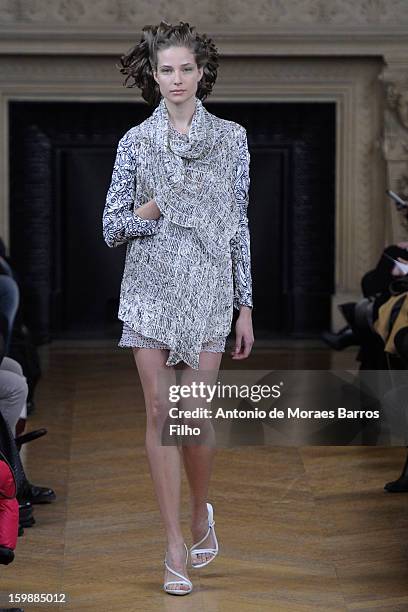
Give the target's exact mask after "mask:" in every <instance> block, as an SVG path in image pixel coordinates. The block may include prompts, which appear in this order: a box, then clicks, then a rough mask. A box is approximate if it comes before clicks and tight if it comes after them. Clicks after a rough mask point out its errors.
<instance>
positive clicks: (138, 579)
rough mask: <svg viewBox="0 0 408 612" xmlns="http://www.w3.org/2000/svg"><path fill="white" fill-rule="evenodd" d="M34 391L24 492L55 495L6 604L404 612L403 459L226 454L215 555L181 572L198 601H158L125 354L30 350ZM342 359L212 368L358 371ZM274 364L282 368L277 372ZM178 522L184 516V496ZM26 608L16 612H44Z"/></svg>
mask: <svg viewBox="0 0 408 612" xmlns="http://www.w3.org/2000/svg"><path fill="white" fill-rule="evenodd" d="M41 351H42V359H43V364H44V376H43V379H42V380H41V382H40V384H39V386H38V391H37V395H36V411H35V413H34V414H32V415H31V416H30V418H29V421H28V425H27V428H26V431H28V430H31V429H35V428H37V427H42V426H45V427H47V428H48V432H49V433H48V435H47V436H45V437H43V438H41V439H39V440H36V441H34V442H31V443H30V444H28V445H27V447H25V448H24V452H23V459H24V463H25V465H26V469H27V473H28V476H29V478H30V480H31V481H32V482H34V483H36V484H40V485H48V486H51V487H53V488H54V489H55V491H56V493H57V500H56V501H55V502H54V503H52V504H47V505H41V506H38V505H36V506H35V518H36V524H35V525H34V527H33V528H31V529H26V530H25V534H24V536H23V537H20V538H19V540H18V545H17V549H16V558H15V561H14V562H13V563H12V564H11V565H9V566H2V569H1V593H2V597H3V599H2V602H1V603H2V604H3V605H4V602H5V601H6V600H7V599H6V597H7V594H8V593H65V594H66V599H67V603H66V604H65V605H63V606H62V605H61V606H58V605H49V606H48V609H61V610H73V611H76V612H80V611H82V610H84V611H85V610H92V611H95V612H105V611H106V612H111V611H122V610H123V611H127V612H132V611H139V610H142V611H146V612H147V611H152V612H153V611H154V612H156V611H162V610H163V611H166V612H167V611H172V612H173V611H174V612H178V611H179V610H182V611H184V610H186V611H187V610H188V611H189V610H191V611H194V612H201V611H203V612H204V611H206V612H221V611H222V612H224V611H228V612H229V611H230V610H238V611H243V612H244V611H245V612H246V611H248V612H250V611H251V612H252V611H256V612H258V611H263V610H265V611H275V610H276V611H281V610H282V611H290V612H301V611H302V612H305V611H310V612H314V611H316V610H322V611H325V612H326V611H329V610H333V611H335V610H338V611H344V610H355V611H357V610H376V611H381V612H383V611H385V610H389V611H392V612H397V611H403V610H404V611H407V610H408V494H399V495H398V494H396V495H392V494H387V493H385V492H384V491H383V485H384V483H385V482H386V481H387V480H390V479H393V478H395V477H397V476H398V474H399V471H400V468H401V464H402V463H403V460H404V458H405V454H406V450H405V449H404V448H388V449H387V448H375V447H308V448H305V447H303V448H273V447H259V446H258V447H256V446H254V447H238V448H229V449H222V450H219V451H218V454H217V458H216V462H215V468H214V474H213V479H212V489H211V497H210V499H211V501H212V502H213V504H214V507H215V518H216V525H217V535H218V538H219V541H220V547H221V552H220V555H219V557H218V559H217V560H216V561H215V562H214V563H212V564H211V565H210V566H208V568H204V569H202V570H191V571H190V577H191V578H192V580H193V583H194V591H193V593H192V594H191V595H188V596H186V597H182V598H181V597H174V596H173V597H172V596H169V595H166V594H165V593H164V592H163V591H162V590H161V588H162V580H163V571H162V568H163V557H164V552H165V550H164V546H165V538H164V532H163V529H162V526H161V521H160V515H159V511H158V508H157V504H156V500H155V497H154V494H153V489H152V485H151V480H150V476H149V471H148V465H147V461H146V456H145V451H144V406H143V401H142V391H141V386H140V383H139V380H138V376H137V372H136V369H135V366H134V363H133V358H132V354H131V351H130V349H129V350H128V349H118V348H117V347H116V344H115V342H112V343H110V342H102V343H97V342H95V343H91V344H90V343H89V342H88V343H87V342H74V341H71V342H54V343H52V344H50V345H48V346H44V347H41ZM354 356H355V354H354V351H353V349H348V350H347V351H344V352H342V353H336V354H331V353H330V352H329V351H327V350H325V349H324V348H323V347H322V346H320V345H319V344H318V343H316V345H315V346H314V345H306V344H305V343H302V342H298V343H293V344H292V345H290V346H286V347H285V346H283V345H282V346H280V345H279V343H276V344H275V345H274V346H273V347H272V348H267V347H264V348H262V347H259V348H258V350H257V352H256V353H255V352H254V354H253V356H251V359H250V360H248V361H246V362H241V363H237V362H233V361H232V360H231V359H230V358H229V357H228V356H227V355H226V356H224V359H223V364H222V367H224V368H226V369H232V368H234V367H248V368H251V369H269V368H276V367H279V368H284V367H288V368H304V369H307V368H310V369H313V368H347V367H355V365H356V363H355V361H354ZM277 364H278V365H277ZM182 508H183V512H182V521H183V527H184V533H185V536H186V541H187V543H188V544H190V534H189V529H188V521H189V508H188V490H187V483H186V480H184V485H183V499H182ZM43 609H44V606H42V607H41V606H39V605H35V604H30V605H26V606H25V610H26V611H27V610H43Z"/></svg>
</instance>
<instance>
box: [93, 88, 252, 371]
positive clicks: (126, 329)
mask: <svg viewBox="0 0 408 612" xmlns="http://www.w3.org/2000/svg"><path fill="white" fill-rule="evenodd" d="M152 118H153V119H154V118H156V123H155V124H154V130H153V129H152V128H151V127H150V126H149V127H150V131H148V130H147V129H146V130H145V131H143V130H141V131H139V130H138V128H140V127H143V126H144V124H146V125H147V126H148V125H149V124H148V122H149V120H146V121H145V122H144V123H143V124H141V125H140V126H136V127H135V128H132V129H131V130H129V131H128V132H127V133H126V134H125V135H124V137H123V138H122V139H121V140H120V142H119V145H118V149H117V155H116V160H115V164H114V168H113V173H112V180H111V184H110V187H109V190H108V193H107V197H106V204H105V208H104V212H103V234H104V239H105V241H106V243H107V244H108V246H110V247H115V246H118V245H119V244H123V243H125V242H127V243H129V244H131V243H135V242H137V241H139V245H141V246H142V245H143V247H144V251H143V253H142V252H141V251H140V250H139V252H138V256H134V257H133V260H132V261H134V262H136V261H138V260H140V259H143V257H141V255H143V256H144V254H145V253H148V255H149V261H150V262H151V261H152V260H151V258H150V254H151V253H154V252H155V241H156V244H157V245H158V247H162V245H161V243H160V241H159V237H158V236H157V234H160V232H162V233H163V236H164V235H165V232H167V234H166V235H168V236H171V237H172V238H173V236H174V240H175V244H176V248H177V250H178V251H180V252H182V251H183V248H184V251H185V252H186V253H187V255H189V254H190V253H193V252H195V251H196V250H200V251H201V252H204V251H209V250H211V248H213V243H212V242H211V240H212V236H214V235H215V233H216V232H217V229H216V228H217V223H216V222H215V221H214V224H213V226H211V224H210V223H206V222H205V221H206V219H205V217H204V223H203V222H201V226H200V224H199V223H198V222H196V221H195V217H194V212H193V214H192V213H191V211H190V210H189V211H188V213H186V212H185V210H183V209H182V205H180V210H178V202H179V201H180V202H181V201H182V198H183V194H182V193H181V191H180V190H179V191H178V192H177V189H176V188H177V187H178V186H179V185H180V184H181V183H180V180H181V181H182V183H183V189H185V184H186V182H187V179H186V176H187V172H188V171H190V174H189V177H190V181H191V184H192V181H193V180H194V178H195V175H194V168H195V167H197V168H198V169H199V170H197V173H198V172H201V175H199V178H200V181H201V182H202V181H203V180H204V182H205V180H206V178H207V176H208V180H209V185H210V182H213V183H214V182H215V179H214V178H213V177H214V176H215V175H216V173H217V172H218V176H221V177H222V176H223V167H222V164H224V165H225V166H229V165H230V158H231V145H229V146H230V148H229V149H228V148H227V146H226V145H225V147H224V148H225V151H224V150H223V147H222V146H220V143H219V142H218V140H219V139H221V145H222V138H223V133H224V134H225V135H226V136H225V137H224V140H225V142H227V136H228V142H231V133H232V129H234V134H236V133H238V137H237V138H236V140H235V141H234V142H235V143H236V145H235V147H233V149H232V150H233V151H234V154H235V157H234V163H233V164H232V166H231V170H232V172H231V185H232V190H231V192H230V194H231V196H230V199H231V197H232V199H233V200H234V201H233V203H232V204H231V206H230V208H231V211H233V212H232V213H231V215H233V214H236V221H237V225H236V231H234V232H233V235H232V237H231V239H230V240H229V249H228V251H229V252H228V256H229V258H230V262H231V271H232V277H233V293H232V294H231V297H232V300H231V302H232V304H231V307H232V306H233V307H235V308H236V309H239V307H240V305H246V306H250V307H252V305H253V303H252V281H251V259H250V236H249V229H248V218H247V207H248V189H249V159H250V158H249V152H248V146H247V140H246V132H245V130H244V128H242V126H239V125H238V124H236V123H234V122H229V121H226V120H222V119H220V118H218V117H215V116H214V115H212V114H210V113H208V111H207V110H206V109H204V107H203V105H202V103H201V101H200V100H199V99H198V98H196V111H195V113H194V115H193V119H192V124H191V128H190V132H189V134H188V135H187V134H181V133H180V132H178V131H177V130H176V129H175V128H174V127H173V125H172V124H171V122H170V121H169V119H168V113H167V109H166V106H165V103H164V99H162V100H161V103H160V105H159V107H158V109H156V111H155V113H153V115H152ZM220 126H222V128H223V130H220ZM160 128H161V130H160ZM160 131H161V132H163V135H162V140H160V138H159V137H158V136H157V134H158V133H160ZM146 133H147V134H148V139H147V141H146V140H144V137H145V134H146ZM152 133H153V136H152ZM211 136H212V138H213V145H212V148H211V149H210V148H209V151H208V152H206V155H204V154H203V152H202V151H201V150H199V152H198V153H196V152H195V151H194V152H193V153H191V157H190V158H189V157H188V155H189V153H190V150H191V147H192V146H194V144H195V143H196V146H197V147H202V146H203V144H202V142H200V139H203V138H205V139H206V140H209V139H210V137H211ZM156 141H157V142H159V143H160V142H163V143H164V144H163V148H164V149H165V150H166V151H167V150H168V149H169V148H171V153H172V156H171V157H169V158H167V157H165V156H163V157H156V158H152V159H154V163H153V164H149V159H150V158H149V150H151V149H154V147H155V146H156ZM146 142H147V144H148V145H150V146H147V147H146V146H143V143H146ZM158 150H159V149H158ZM160 150H161V149H160ZM173 152H176V155H173ZM211 152H213V157H211ZM148 158H149V159H148ZM168 159H170V162H171V163H173V160H175V163H174V166H171V163H170V162H168ZM208 160H210V164H209V163H208ZM226 160H228V161H226ZM150 161H151V160H150ZM199 162H202V163H201V166H200V165H199ZM178 163H179V164H180V168H181V179H180V178H179V177H178V178H177V180H178V181H179V182H178V183H177V182H176V180H175V179H174V177H175V176H178V175H177V172H178V171H179V170H178V167H177V164H178ZM205 163H206V164H207V165H205ZM217 163H218V164H220V167H219V168H218V169H216V171H215V174H214V168H216V166H217ZM166 164H167V165H166ZM141 167H142V168H143V174H139V176H140V177H143V178H142V180H141V181H139V182H143V181H144V177H145V176H146V175H147V174H148V173H149V169H150V168H152V167H154V168H155V169H156V170H157V168H158V167H160V168H162V167H163V168H165V170H166V172H168V174H167V175H165V176H164V177H163V180H164V185H165V187H164V188H162V191H161V192H160V191H159V192H157V193H155V190H154V188H152V191H151V192H149V190H148V189H147V188H146V187H144V189H142V190H141V192H139V193H138V190H137V187H138V184H137V182H138V178H137V177H138V171H139V172H140V169H141ZM168 167H169V168H170V170H169V169H168ZM202 168H204V170H202ZM156 170H152V171H151V173H152V174H155V171H156ZM183 173H185V174H183ZM155 176H156V177H157V176H159V175H158V174H155ZM173 179H174V181H173V182H174V185H175V187H173V185H170V188H171V189H172V191H169V187H168V184H169V183H171V181H172V180H173ZM157 180H158V179H157ZM225 182H226V184H227V183H228V172H227V168H225ZM187 184H188V183H187ZM209 189H210V187H209ZM177 193H179V198H180V199H177ZM218 193H219V194H220V198H224V199H225V197H226V196H225V195H224V192H222V191H221V190H219V191H215V195H216V196H217V195H218ZM225 193H226V194H227V197H228V193H229V192H228V191H225ZM174 194H176V197H175V199H174V205H173V208H171V204H169V202H171V198H172V196H173V195H174ZM152 197H154V199H155V201H156V203H157V204H158V206H159V209H160V210H161V212H162V216H161V217H160V219H158V220H145V219H142V218H141V217H139V216H137V214H135V212H136V213H137V207H138V206H140V205H141V204H143V203H144V202H147V201H148V200H149V199H151V198H152ZM200 198H201V199H200ZM200 198H197V199H196V202H197V203H198V204H196V208H195V209H194V208H193V211H194V210H196V209H197V207H199V206H200V202H201V201H203V202H204V200H205V197H204V195H203V191H202V190H201V192H200ZM213 200H214V196H213ZM191 201H193V197H192V198H191ZM223 201H224V200H223ZM215 206H216V203H215ZM214 211H216V213H218V210H217V208H213V212H212V213H211V218H213V217H214ZM219 211H220V215H222V216H223V217H225V221H226V226H228V221H229V219H228V216H227V215H226V214H223V213H222V206H221V205H220V207H219ZM183 215H184V216H183ZM209 218H210V216H208V217H207V220H208V219H209ZM231 219H233V216H231ZM218 223H220V225H222V219H219V220H218ZM210 226H211V227H210ZM194 227H195V228H196V230H195V231H194ZM200 228H201V229H200ZM208 228H210V229H208ZM207 230H208V236H209V238H208V239H207V243H205V240H204V233H205V232H206V231H207ZM210 230H211V231H212V234H211V233H210ZM227 231H228V227H226V229H225V232H227ZM220 233H221V228H220ZM200 237H201V240H200ZM149 241H150V242H151V243H152V244H151V245H150V244H149V245H148V243H149ZM183 241H185V244H184V246H183ZM129 244H128V248H129ZM214 244H215V240H214ZM224 250H225V249H224ZM159 252H161V253H166V256H168V255H169V253H170V255H169V259H170V260H171V259H173V258H172V257H171V249H169V250H168V251H166V252H165V251H164V250H163V248H162V250H161V251H160V248H158V250H157V253H159ZM220 252H221V251H220ZM175 254H176V253H175ZM211 256H212V257H213V259H208V262H209V263H208V265H209V266H213V267H212V270H216V269H217V268H216V267H215V265H214V262H215V261H220V262H221V261H223V259H222V257H218V258H217V256H216V251H215V247H214V252H213V253H212V255H211ZM158 257H159V258H160V257H161V260H162V262H164V264H165V265H164V266H163V268H166V265H167V262H168V260H166V259H164V258H163V255H160V254H159V255H158ZM127 259H128V257H127ZM190 260H194V256H193V255H191V257H190ZM145 261H147V260H145ZM180 261H181V259H180ZM185 261H187V262H188V261H189V259H188V258H184V259H183V268H182V267H181V264H180V271H182V273H183V274H184V277H183V278H187V277H186V276H185V270H184V268H185V267H186V266H187V267H188V263H187V264H186V263H185ZM203 261H204V262H206V261H207V259H205V258H204V259H203V258H202V257H200V265H201V268H200V269H202V267H203ZM226 261H227V260H226ZM150 265H152V264H151V263H150ZM174 265H175V264H174ZM155 266H156V272H157V270H160V267H159V266H158V264H157V263H156V264H155ZM204 266H205V263H204ZM220 266H221V264H219V265H218V268H220ZM126 268H127V269H126ZM134 269H135V268H134ZM130 270H131V263H130V262H128V261H126V264H125V275H124V277H125V276H127V279H128V280H126V279H125V278H124V280H123V282H122V288H121V308H120V313H119V314H120V317H119V318H121V319H122V321H123V329H122V336H121V338H120V341H119V344H118V346H120V347H145V348H160V349H168V350H170V351H171V352H172V351H173V353H172V354H173V363H176V362H177V361H180V360H181V359H184V361H185V362H186V363H189V365H191V367H198V365H197V364H198V354H197V353H199V351H200V350H201V351H210V352H223V351H224V350H225V341H226V332H227V328H226V327H225V325H224V326H221V328H218V329H221V330H222V331H223V333H222V334H220V335H211V336H210V337H209V338H205V333H204V330H206V329H211V327H212V328H213V329H214V330H217V328H216V326H214V325H209V323H208V321H207V322H206V321H204V322H203V321H202V319H203V314H202V313H203V312H204V313H205V312H206V310H205V309H204V310H202V311H201V318H199V316H198V314H197V315H196V324H195V325H196V327H197V333H198V331H199V328H200V329H201V336H202V340H201V342H199V343H198V344H197V345H195V347H194V350H193V348H192V346H193V345H189V346H188V347H187V348H186V342H185V344H184V345H183V344H182V342H180V343H178V344H177V342H174V346H172V344H173V342H172V339H173V338H174V337H175V338H176V340H177V331H176V333H175V334H173V335H168V334H167V335H166V333H167V332H166V333H165V331H166V330H162V329H161V328H160V329H159V330H158V328H157V325H156V327H155V329H153V326H152V331H150V329H149V327H148V326H147V325H146V324H145V322H144V321H143V325H142V323H141V319H142V316H143V315H140V314H139V315H138V317H136V316H133V317H132V316H130V314H128V313H131V312H133V311H132V307H131V306H129V302H131V301H132V292H133V287H135V289H134V294H135V295H136V294H137V296H138V297H137V299H138V300H139V301H140V302H142V300H143V290H141V289H140V286H138V287H137V288H136V285H135V284H133V283H132V278H133V279H134V280H135V279H136V276H137V277H139V278H140V276H141V274H142V272H143V276H145V275H147V274H148V273H149V271H150V269H149V267H148V264H146V267H145V268H143V269H142V268H140V269H139V271H138V273H136V272H132V273H133V277H132V273H131V272H130ZM173 270H174V271H175V273H176V276H179V277H180V279H181V278H182V274H181V273H180V275H178V274H177V271H178V268H176V267H174V268H173ZM223 275H224V282H222V280H223V279H222V276H223ZM129 277H130V282H129ZM161 278H163V276H161ZM203 278H204V276H203ZM207 278H209V277H208V275H207ZM228 278H229V275H228V271H226V270H225V266H224V269H222V271H221V273H220V276H219V280H220V283H219V288H220V289H219V292H220V293H222V288H223V287H224V286H226V285H228V282H226V281H225V279H228ZM156 285H157V282H156ZM124 287H125V288H124ZM147 287H148V285H147V284H146V289H145V294H149V300H150V301H147V302H146V303H145V304H147V305H145V304H143V307H142V308H141V310H143V308H148V307H149V306H150V308H151V309H153V311H154V308H155V306H156V304H158V308H160V312H162V310H163V307H165V302H164V301H163V298H162V295H161V294H160V291H158V290H157V287H155V289H154V291H155V293H154V296H155V300H154V301H152V300H151V295H152V291H153V289H152V288H151V286H150V285H149V287H148V288H147ZM183 288H186V289H188V284H186V282H185V281H183V282H180V286H179V287H177V292H178V294H179V296H180V295H181V294H180V292H182V291H183ZM192 291H194V290H193V289H192ZM166 295H168V294H166ZM140 296H142V297H140ZM215 297H216V298H218V295H216V296H215ZM160 299H161V301H160ZM213 301H214V302H217V300H215V299H214V298H213ZM167 302H169V299H168V298H167ZM167 302H166V303H167ZM190 302H192V299H191V298H190ZM180 304H181V300H180ZM132 306H133V305H132ZM211 310H214V316H216V310H215V308H213V309H211ZM226 310H228V303H227V302H226V301H225V297H224V311H226ZM138 312H139V311H138ZM157 312H158V313H159V310H158V311H157ZM174 312H175V311H174V310H173V313H174ZM191 312H194V313H196V311H193V310H191ZM191 312H190V311H188V309H185V319H184V321H186V320H188V321H190V317H191ZM173 316H174V314H173ZM178 316H179V312H178V311H177V317H178ZM197 321H200V323H201V327H200V325H197ZM180 323H181V325H180V328H179V329H184V327H185V325H183V321H182V320H181V321H180ZM191 329H194V326H193V325H192V327H191ZM142 331H144V333H142ZM146 331H147V332H148V333H146ZM180 335H181V334H180ZM157 336H161V337H157ZM167 338H168V342H166V341H165V340H167ZM193 353H194V354H193ZM170 361H171V360H170V359H169V360H168V365H171V363H170Z"/></svg>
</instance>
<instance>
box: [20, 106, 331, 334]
mask: <svg viewBox="0 0 408 612" xmlns="http://www.w3.org/2000/svg"><path fill="white" fill-rule="evenodd" d="M207 108H208V109H209V110H210V111H211V112H214V113H215V114H216V115H218V116H221V117H225V118H228V119H231V120H234V121H237V122H239V123H241V124H242V125H244V126H245V127H246V129H247V134H248V142H249V148H250V153H251V188H250V205H249V210H248V216H249V222H250V229H251V250H252V270H253V297H254V305H256V308H255V309H254V330H255V335H256V337H257V338H271V337H276V336H295V337H299V336H302V337H304V336H313V335H316V334H318V333H319V332H320V331H322V330H323V329H325V328H327V327H328V326H329V325H330V310H331V297H332V294H333V293H334V287H335V284H334V235H335V125H336V116H335V112H336V108H335V105H334V104H333V103H330V102H326V103H324V102H322V103H318V104H316V103H311V102H304V103H296V102H292V103H284V102H275V103H270V102H261V103H225V102H224V103H210V102H208V103H207ZM149 113H150V110H149V108H148V107H147V105H146V104H131V103H98V102H86V103H85V102H84V103H78V102H13V103H10V114H9V117H10V159H11V160H12V164H11V174H10V202H11V209H10V210H11V212H10V246H11V251H10V254H11V258H12V260H13V262H14V264H15V267H16V269H17V272H18V274H19V278H20V285H21V292H22V298H23V299H22V304H23V307H24V314H25V320H26V321H27V323H28V324H29V326H30V328H31V329H32V331H33V333H34V334H35V336H36V338H37V339H38V341H39V342H46V341H49V340H50V339H51V338H61V337H67V336H68V337H70V338H83V337H106V336H116V335H117V334H118V333H119V328H118V326H119V323H118V321H117V316H116V315H117V308H118V296H119V288H120V279H121V274H122V270H123V265H124V255H125V250H126V248H125V246H124V245H123V246H120V247H118V248H116V249H109V248H108V247H107V246H106V244H105V243H104V241H103V238H102V228H101V216H102V210H103V205H104V200H105V195H106V191H107V188H108V185H109V181H110V177H111V172H112V165H113V160H114V155H115V148H116V144H117V142H118V140H119V138H120V137H121V136H122V135H123V133H124V132H125V131H126V130H127V129H129V128H130V127H131V126H132V125H135V124H137V123H139V122H140V121H142V120H143V119H144V118H145V117H146V116H148V114H149Z"/></svg>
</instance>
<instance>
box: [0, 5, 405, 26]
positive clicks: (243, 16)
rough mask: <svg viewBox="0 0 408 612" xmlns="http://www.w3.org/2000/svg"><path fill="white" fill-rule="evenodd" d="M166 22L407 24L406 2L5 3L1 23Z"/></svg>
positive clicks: (103, 23) (42, 24)
mask: <svg viewBox="0 0 408 612" xmlns="http://www.w3.org/2000/svg"><path fill="white" fill-rule="evenodd" d="M158 18H159V19H160V18H164V19H166V20H168V21H177V20H178V19H183V20H184V21H188V20H191V21H197V22H200V23H203V24H218V23H220V21H222V23H223V24H225V25H226V26H227V25H233V26H237V25H244V26H245V27H247V25H248V23H251V24H254V25H261V26H262V27H265V26H282V25H285V26H286V25H288V24H289V25H306V26H311V25H312V26H316V25H318V26H322V25H324V26H337V27H338V26H350V25H352V26H353V27H358V26H360V27H361V26H370V27H371V26H373V25H380V26H384V25H401V24H404V23H405V24H408V4H407V2H406V1H405V0H269V1H268V0H252V1H251V2H250V3H248V2H247V1H246V0H207V1H206V2H202V3H197V4H195V3H191V2H189V0H173V1H172V2H167V1H166V0H155V1H153V2H152V0H138V1H137V2H134V0H3V2H2V3H1V4H0V23H1V24H2V25H8V26H10V25H15V24H29V25H32V26H34V27H35V26H44V25H54V24H55V25H60V24H67V25H72V24H75V25H88V26H95V25H106V24H109V25H110V26H112V25H113V26H115V25H117V26H118V27H119V26H123V25H129V24H132V25H135V26H140V25H141V24H142V23H143V22H145V23H151V22H154V21H156V20H157V19H158Z"/></svg>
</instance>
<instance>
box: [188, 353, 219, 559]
mask: <svg viewBox="0 0 408 612" xmlns="http://www.w3.org/2000/svg"><path fill="white" fill-rule="evenodd" d="M221 358H222V353H210V352H201V353H200V362H199V370H211V373H213V374H214V375H213V376H212V375H211V378H212V380H209V378H208V376H207V375H206V376H205V382H206V383H207V384H215V382H216V377H217V374H218V370H219V367H220V363H221ZM184 366H185V367H183V373H182V380H181V384H188V381H189V379H190V378H191V377H193V378H196V377H195V376H194V374H193V372H192V371H191V370H192V368H190V367H189V366H186V365H185V364H184ZM196 404H197V400H196ZM206 406H207V405H206ZM179 407H180V409H188V408H190V407H193V406H188V405H187V402H186V401H185V400H183V399H181V400H180V402H179ZM211 427H212V426H211ZM209 442H210V443H211V444H210V445H208V446H207V445H191V446H183V447H182V451H183V461H184V467H185V470H186V474H187V478H188V482H189V485H190V499H191V535H192V538H193V543H195V542H199V541H200V540H201V538H203V537H204V536H205V534H206V532H207V530H208V513H207V505H206V502H207V501H208V489H209V483H210V477H211V471H212V466H213V461H214V456H215V452H216V450H215V443H214V439H212V440H209ZM214 545H215V542H214V539H213V537H212V535H211V533H210V535H209V537H208V538H207V539H206V540H204V542H202V544H201V545H200V548H212V547H213V546H214ZM211 556H212V555H211V553H203V554H200V555H197V558H196V559H197V560H196V563H203V562H204V561H206V560H207V559H210V558H211Z"/></svg>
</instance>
